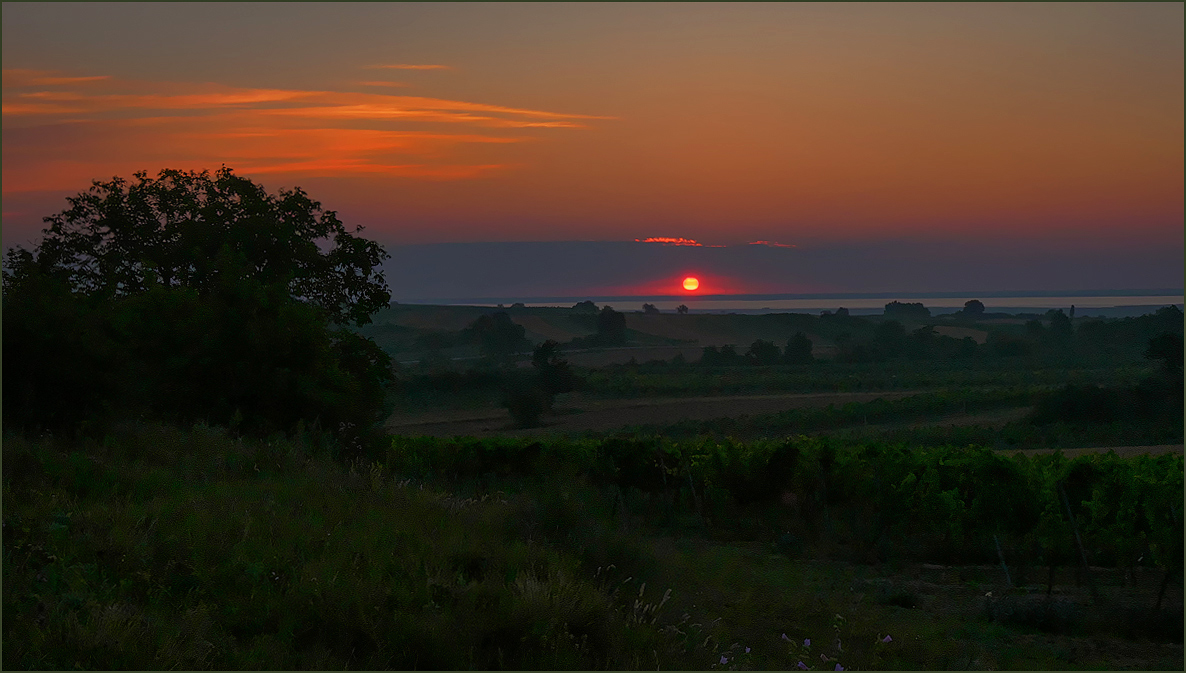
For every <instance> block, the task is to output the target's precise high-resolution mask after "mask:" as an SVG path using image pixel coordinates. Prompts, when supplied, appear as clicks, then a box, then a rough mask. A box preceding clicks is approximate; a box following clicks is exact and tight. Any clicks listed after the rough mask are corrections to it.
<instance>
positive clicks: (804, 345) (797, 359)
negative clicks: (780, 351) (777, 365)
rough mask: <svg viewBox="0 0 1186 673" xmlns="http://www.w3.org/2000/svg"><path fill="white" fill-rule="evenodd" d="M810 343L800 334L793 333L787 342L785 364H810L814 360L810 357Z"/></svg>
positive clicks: (809, 340)
mask: <svg viewBox="0 0 1186 673" xmlns="http://www.w3.org/2000/svg"><path fill="white" fill-rule="evenodd" d="M811 348H812V343H811V339H808V338H807V336H806V335H804V334H803V333H802V332H795V336H793V337H791V338H790V339H788V340H787V347H786V350H785V351H784V357H785V358H786V362H787V364H792V365H798V364H805V363H808V362H811V361H812V360H814V359H815V358H814V357H813V356H812V355H811Z"/></svg>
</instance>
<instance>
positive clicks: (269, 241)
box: [4, 167, 391, 325]
mask: <svg viewBox="0 0 1186 673" xmlns="http://www.w3.org/2000/svg"><path fill="white" fill-rule="evenodd" d="M67 201H68V202H69V204H70V207H69V208H67V209H66V210H63V211H62V212H60V213H58V214H56V215H52V216H50V217H47V218H45V220H44V221H45V223H46V224H47V225H49V226H48V227H47V228H46V229H45V230H44V238H43V240H42V242H41V243H40V245H39V246H38V247H37V250H36V253H33V252H30V251H27V250H25V249H23V248H19V247H18V248H13V249H11V250H9V251H8V252H7V253H6V259H5V269H4V275H5V281H6V283H5V284H6V285H8V282H7V281H12V280H14V278H16V277H19V276H20V275H22V274H25V273H27V272H28V271H29V270H30V267H31V265H35V266H36V267H37V269H38V270H39V271H40V272H41V273H44V274H47V275H50V276H54V277H58V278H62V279H64V280H66V281H67V283H68V284H69V286H70V287H71V288H72V289H73V291H75V292H79V293H82V294H86V295H90V296H101V297H118V296H126V295H131V294H139V293H143V292H145V291H146V290H147V289H148V288H149V287H150V286H153V285H161V286H164V287H165V288H171V287H184V288H191V289H193V290H196V291H197V292H198V293H199V294H200V295H206V294H208V293H210V292H212V291H213V290H214V287H215V285H216V282H217V280H218V274H219V273H220V270H219V269H218V268H217V267H216V265H215V261H216V259H218V257H219V255H220V254H228V253H229V254H230V255H232V256H234V257H237V258H239V260H240V261H241V262H242V264H240V265H238V267H239V270H240V272H241V273H243V274H244V276H245V277H247V278H251V279H253V280H256V281H259V282H260V283H261V284H263V285H274V284H283V285H285V286H287V288H288V290H289V292H290V294H291V295H292V296H293V297H296V298H299V299H302V300H305V301H307V302H309V303H311V304H313V305H315V306H318V307H319V308H320V309H321V310H323V311H324V312H325V314H326V317H327V318H328V320H329V321H330V322H332V323H334V324H345V323H354V324H356V325H363V324H366V323H368V322H370V316H371V315H372V314H373V313H374V312H375V311H377V310H379V309H381V308H384V307H386V306H387V305H388V302H389V301H390V300H391V294H390V292H388V290H387V284H386V282H385V280H384V278H383V272H382V271H381V270H379V268H378V267H379V265H380V264H381V263H382V261H383V260H384V259H386V258H387V257H388V255H387V253H386V252H385V251H384V250H383V248H382V246H380V245H379V244H378V243H375V242H373V241H368V240H366V239H363V238H359V237H357V236H355V235H354V234H357V233H358V232H360V231H361V230H362V228H361V227H356V228H355V230H354V232H353V233H352V232H348V231H347V230H346V228H345V226H343V224H342V222H341V221H340V220H338V216H337V213H335V212H334V211H332V210H325V209H324V208H322V206H321V204H320V203H319V202H317V201H314V200H312V199H310V198H309V196H308V195H307V194H306V193H305V192H304V191H303V190H301V189H300V188H296V189H292V190H280V192H278V193H277V194H275V195H272V194H269V193H267V192H266V191H265V190H264V188H263V187H261V186H259V185H257V184H255V183H254V182H252V181H251V180H249V179H247V178H242V177H239V176H237V175H235V174H234V173H233V172H232V171H231V169H229V168H226V167H223V168H221V169H219V170H218V171H216V172H215V173H214V174H213V175H211V174H210V173H209V172H208V171H202V172H200V173H198V172H192V171H191V172H186V171H177V170H163V171H161V172H160V174H159V175H158V176H157V177H156V178H151V177H149V176H148V174H147V173H145V172H140V173H136V174H135V176H134V180H132V181H128V180H125V179H123V178H118V177H117V178H113V179H111V180H110V181H108V182H100V181H95V182H94V183H93V184H92V186H91V188H90V189H89V190H87V191H86V192H82V193H80V194H78V195H77V196H73V197H69V198H68V199H67Z"/></svg>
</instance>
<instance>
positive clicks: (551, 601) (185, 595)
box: [2, 170, 1183, 670]
mask: <svg viewBox="0 0 1186 673" xmlns="http://www.w3.org/2000/svg"><path fill="white" fill-rule="evenodd" d="M70 205H71V207H70V208H69V209H68V210H66V211H64V212H63V213H61V214H59V215H56V216H54V217H51V218H49V219H48V220H47V222H48V224H49V225H50V226H49V228H48V229H47V231H46V237H45V240H44V241H43V243H42V244H40V245H39V246H38V248H37V249H35V250H32V251H26V250H23V249H20V248H16V249H13V250H12V251H11V252H10V253H8V255H7V257H6V260H5V268H4V308H5V311H6V314H5V319H6V324H5V329H4V335H3V336H4V350H5V351H6V354H7V356H8V358H7V360H8V364H9V368H8V370H7V371H6V372H5V373H6V374H7V376H6V377H5V378H4V393H5V394H4V398H3V399H4V410H3V412H4V436H3V440H4V451H3V559H2V560H3V586H4V592H3V610H4V616H5V620H4V622H3V655H2V656H3V662H2V664H3V666H4V667H5V668H7V669H57V670H62V669H151V670H156V669H174V668H178V669H253V670H254V669H297V668H301V669H304V668H309V669H330V668H335V669H336V668H354V669H372V670H373V669H422V668H429V669H462V668H467V669H468V668H479V669H625V668H629V669H643V668H648V669H649V668H650V667H652V666H653V667H656V668H667V669H709V668H714V669H728V670H748V669H782V670H791V669H794V670H801V669H813V670H856V669H877V668H889V669H975V668H986V669H999V668H1012V669H1071V668H1142V669H1149V668H1160V669H1180V668H1181V667H1182V663H1183V658H1182V629H1183V623H1182V610H1183V605H1182V594H1183V589H1182V587H1183V580H1182V559H1183V549H1182V540H1183V535H1182V529H1183V522H1182V515H1183V512H1182V502H1183V459H1182V456H1181V454H1180V452H1179V453H1170V454H1166V455H1159V456H1149V455H1146V456H1138V457H1128V458H1122V457H1120V456H1119V455H1116V454H1115V453H1095V454H1092V455H1087V456H1082V457H1077V458H1074V459H1069V458H1068V457H1066V456H1064V455H1063V454H1062V453H1058V452H1055V453H1051V454H1048V455H1030V456H1026V455H1015V453H1016V452H1013V451H1011V452H1009V453H1006V452H1003V451H998V450H994V449H1006V448H1007V449H1015V448H1035V447H1036V446H1040V445H1043V442H1045V445H1055V446H1061V445H1066V443H1067V442H1068V441H1070V442H1073V441H1076V440H1075V439H1074V438H1076V437H1077V438H1078V439H1079V440H1084V441H1086V440H1087V439H1098V438H1099V437H1101V436H1105V435H1107V433H1112V434H1113V435H1115V437H1114V439H1116V440H1117V441H1122V440H1130V441H1128V442H1125V443H1128V444H1131V443H1132V442H1131V440H1132V438H1133V437H1142V438H1144V437H1160V438H1163V439H1164V438H1168V439H1171V440H1172V439H1174V438H1176V439H1177V441H1178V442H1180V441H1181V426H1182V417H1181V410H1182V357H1181V355H1182V341H1181V334H1182V329H1181V328H1182V317H1181V313H1180V311H1179V312H1177V313H1174V311H1177V309H1173V310H1169V309H1166V310H1165V311H1163V312H1159V313H1158V314H1156V315H1154V316H1147V317H1144V318H1142V319H1135V320H1131V321H1128V322H1125V321H1104V322H1102V323H1101V324H1100V325H1099V326H1095V327H1091V328H1088V327H1087V323H1081V324H1080V326H1079V327H1078V328H1077V329H1076V328H1075V327H1074V326H1073V324H1072V323H1071V322H1070V319H1069V317H1065V316H1064V317H1065V318H1066V322H1064V321H1063V319H1062V318H1059V317H1057V316H1056V315H1052V316H1047V317H1046V318H1045V322H1043V321H1042V320H1038V319H1036V318H1035V319H1033V320H1037V327H1034V326H1033V325H1025V324H1023V325H1022V326H1021V327H1019V329H1022V330H1026V331H1025V332H1024V333H1023V334H1013V336H1010V335H1009V334H1008V333H1007V332H1008V329H1013V328H1008V329H1004V330H1003V331H1002V332H1001V334H1000V335H998V336H993V334H989V337H988V338H987V339H986V341H985V342H984V344H978V343H976V342H975V341H974V340H972V339H970V338H968V339H962V338H961V339H958V340H957V339H952V341H944V340H943V339H951V337H942V338H940V337H937V336H935V335H934V334H933V333H932V330H929V329H926V327H927V326H926V325H918V323H919V321H923V322H925V321H927V320H929V314H926V311H925V307H920V306H915V305H910V304H904V305H896V306H887V308H886V313H887V315H886V316H885V317H884V318H885V319H884V320H881V321H876V320H874V321H863V320H861V319H857V318H853V317H851V316H847V315H845V314H843V313H840V312H837V313H836V314H829V315H827V316H820V317H815V316H790V317H778V316H775V317H774V318H773V319H770V317H769V316H753V317H755V318H759V319H761V321H760V322H761V324H762V325H765V326H766V327H764V328H763V329H766V328H769V329H770V330H772V331H773V330H785V329H786V328H788V327H793V328H795V329H794V330H792V331H790V332H789V334H787V336H786V339H785V343H786V346H785V348H783V347H781V346H776V345H775V342H774V341H769V340H765V339H761V338H760V339H758V340H757V341H756V342H755V343H754V344H753V346H751V348H750V350H749V351H747V352H744V353H741V354H738V352H737V350H736V349H733V350H732V351H730V350H726V349H725V348H716V349H715V351H704V352H703V354H702V357H701V359H700V361H699V362H698V363H697V362H687V361H684V360H682V359H678V358H673V359H672V360H670V361H664V362H651V363H643V364H638V363H627V364H623V365H618V366H612V367H605V368H582V367H577V366H574V365H570V364H569V362H568V359H567V358H568V357H571V356H572V354H573V353H575V352H577V351H579V350H582V349H598V348H619V347H622V345H623V344H626V345H627V346H630V344H632V343H635V344H637V343H638V342H640V341H651V342H657V341H662V340H663V339H665V338H667V337H661V336H656V335H654V334H651V333H648V332H645V331H643V330H639V329H635V328H633V327H630V323H628V322H627V321H626V320H625V318H624V317H622V315H623V314H621V313H617V312H614V311H612V310H609V311H607V310H605V309H604V308H602V309H598V308H597V307H596V306H592V305H591V303H584V304H587V305H581V304H579V305H578V306H576V307H574V308H572V309H563V310H564V311H568V312H570V313H569V314H565V315H568V316H569V317H572V318H573V320H574V322H575V323H578V324H583V325H585V327H584V328H582V329H586V330H588V331H587V332H586V333H583V334H577V335H576V337H574V338H573V339H570V340H566V341H564V342H563V343H562V342H561V341H559V340H549V339H542V338H536V336H535V335H532V336H531V337H530V338H529V336H528V333H527V331H526V330H525V328H523V326H522V325H520V324H519V323H517V322H515V320H514V319H512V318H513V317H514V316H513V314H514V312H516V311H523V310H526V309H523V308H512V309H511V310H510V311H511V312H510V313H507V312H498V311H484V312H483V311H482V310H481V309H475V310H476V311H477V313H476V314H475V315H474V316H472V317H470V318H467V321H466V322H465V323H464V324H463V325H462V326H461V327H460V328H459V329H456V330H449V329H445V330H428V329H424V328H405V327H401V326H399V325H396V324H394V323H390V322H387V323H379V324H371V323H370V321H371V320H372V317H373V316H382V315H384V314H385V312H393V313H400V312H401V311H403V309H400V308H398V307H392V308H383V306H385V305H386V303H387V301H388V298H389V297H388V294H387V289H386V285H385V283H384V282H383V279H382V276H381V274H379V273H378V272H377V270H376V267H377V265H378V263H379V262H380V261H381V258H382V254H383V253H382V250H381V249H380V248H378V246H377V245H375V244H373V243H371V242H369V241H366V240H365V239H362V238H359V237H357V236H356V235H355V234H356V233H357V231H356V232H354V233H350V232H347V231H346V230H345V228H344V227H343V226H342V225H341V223H340V222H338V221H337V218H336V216H335V215H334V214H333V213H332V211H326V210H324V209H322V208H321V206H320V204H318V203H316V202H314V201H311V200H310V199H308V197H307V196H306V195H305V194H304V193H303V192H301V191H300V190H293V191H291V192H281V193H280V194H279V195H269V194H267V193H266V192H264V191H263V190H262V189H261V188H259V187H258V186H256V185H254V184H253V183H251V182H250V181H247V180H243V179H241V178H238V177H236V176H234V175H233V173H231V172H230V171H228V170H223V171H220V172H219V173H217V174H215V175H214V176H210V175H209V174H206V173H199V174H194V173H182V172H175V171H166V172H164V173H162V174H161V176H160V177H159V178H155V179H154V178H149V177H147V176H145V175H138V176H136V180H135V181H134V182H132V183H127V182H124V181H120V180H115V181H112V182H109V183H97V184H96V185H95V186H94V187H93V188H92V189H91V190H90V191H89V192H87V193H84V194H80V195H79V196H78V197H75V198H74V199H72V200H71V202H70ZM652 308H653V307H652ZM980 309H983V307H980ZM404 313H407V312H406V311H405V312H404ZM965 313H966V315H963V316H957V317H956V318H953V319H952V320H954V321H956V322H960V324H961V325H963V326H965V327H966V326H967V325H969V324H980V323H978V322H977V321H981V320H984V319H987V318H988V317H991V316H990V314H986V313H984V312H983V311H982V310H976V307H975V306H974V305H973V304H972V303H971V302H969V308H968V309H967V311H966V312H965ZM537 317H539V316H537ZM645 317H646V318H647V319H652V318H654V319H662V318H665V316H661V315H658V316H657V315H656V314H655V312H654V311H653V310H652V311H647V312H646V314H645ZM703 317H705V316H690V315H686V314H685V313H681V314H679V316H678V319H681V320H682V319H685V318H686V319H689V320H691V319H697V320H699V319H700V318H703ZM707 317H709V318H712V317H714V316H707ZM719 317H720V318H722V319H723V320H725V321H734V318H737V317H735V316H719ZM745 318H748V317H745ZM565 319H566V320H567V319H568V318H565ZM762 321H764V322H762ZM911 321H914V322H913V323H912V322H911ZM734 322H737V321H734ZM742 322H745V321H740V322H737V325H733V327H729V329H733V328H737V327H738V325H741V323H742ZM784 323H785V324H784ZM532 324H537V326H538V323H532ZM722 324H725V323H722ZM907 324H909V325H910V328H909V330H907V328H906V327H905V326H904V325H907ZM1007 324H1009V325H1014V323H1007ZM384 325H386V326H387V327H384ZM706 325H707V323H706ZM887 325H888V327H886V326H887ZM741 326H742V327H745V325H741ZM796 326H797V327H796ZM948 326H950V325H948ZM1015 326H1016V325H1015ZM726 327H728V325H727V324H726ZM932 327H934V326H932ZM940 327H942V325H940ZM745 328H746V329H749V327H745ZM1039 328H1040V329H1039ZM547 329H559V328H557V327H556V326H555V324H553V325H552V326H551V327H548V328H547ZM1068 329H1069V331H1068ZM408 330H411V331H410V332H409V331H408ZM1043 330H1046V331H1043ZM1093 330H1094V331H1093ZM1015 331H1016V330H1015ZM809 334H810V335H811V336H808V335H809ZM994 334H995V332H994ZM845 335H847V336H845ZM1092 335H1094V336H1092ZM1101 335H1102V336H1101ZM409 336H410V337H411V338H412V339H413V340H415V339H428V340H429V341H432V340H433V339H436V341H435V342H432V343H431V344H429V345H431V346H432V349H430V350H433V349H435V352H436V355H435V356H433V357H426V358H424V359H422V360H421V361H420V362H417V363H415V364H412V365H406V366H396V365H394V364H393V360H398V359H399V354H400V352H401V351H400V350H399V347H397V346H396V345H394V344H395V343H396V342H397V341H399V340H400V339H405V338H407V337H409ZM780 339H782V337H780ZM824 339H828V340H829V341H830V344H829V347H835V349H834V350H833V351H831V355H830V357H828V358H823V357H820V358H817V357H816V355H815V354H813V347H812V345H811V342H813V341H816V340H824ZM1011 339H1012V341H1010V340H1011ZM1068 339H1069V341H1068ZM1093 339H1094V341H1093ZM376 341H378V342H379V343H376ZM669 341H670V339H669ZM995 343H1004V344H1006V346H1004V347H1001V348H998V347H997V346H992V345H990V344H995ZM433 344H435V345H433ZM1008 344H1014V345H1008ZM1017 344H1023V345H1020V346H1018V345H1017ZM1024 344H1029V345H1028V346H1025V345H1024ZM1092 344H1095V345H1092ZM422 345H423V344H422ZM466 348H469V349H472V350H473V351H474V352H475V353H477V355H476V358H477V359H475V360H473V361H460V360H453V359H452V358H453V357H460V356H455V355H450V354H449V349H462V350H464V349H466ZM385 349H386V350H385ZM393 356H394V357H393ZM465 357H468V356H465ZM706 360H707V361H706ZM914 388H925V389H927V390H924V391H923V392H921V393H919V392H917V391H915V393H916V394H912V395H911V396H908V397H903V398H900V399H893V400H888V399H887V400H875V401H873V402H863V403H859V404H855V405H848V406H834V407H829V408H826V409H796V410H792V411H788V412H780V413H778V414H771V415H767V416H745V417H737V418H729V419H702V420H697V421H695V422H690V423H685V424H681V425H676V426H662V427H647V428H633V429H629V430H625V431H623V430H620V429H619V430H616V431H614V432H610V433H600V434H596V435H590V436H585V437H563V436H558V435H543V436H539V437H534V438H512V437H494V438H487V439H475V438H445V439H435V438H425V437H400V436H388V435H387V434H385V433H384V431H383V425H382V423H383V421H384V419H385V418H386V416H387V414H388V413H389V410H390V408H391V407H393V406H394V407H397V408H399V407H408V406H413V407H414V406H416V405H420V406H425V407H428V406H433V405H435V404H437V402H438V401H439V400H438V399H437V398H435V397H434V396H438V395H439V396H440V397H441V398H442V399H444V398H450V397H452V396H454V395H458V394H467V395H469V396H471V398H470V399H469V402H467V403H470V402H472V403H473V404H478V405H480V404H486V405H492V404H493V405H502V406H503V407H504V408H505V409H506V410H507V411H508V412H509V415H510V416H511V417H512V418H513V419H514V420H515V421H516V422H517V424H518V425H521V426H532V425H538V424H541V423H542V424H545V428H546V423H547V422H548V419H549V418H550V417H551V416H550V415H552V414H556V413H559V411H558V410H557V409H556V408H555V405H556V404H557V400H558V399H560V398H561V397H560V396H563V395H566V394H568V393H570V392H572V391H574V390H583V391H584V393H583V394H593V395H605V396H613V395H622V396H645V395H656V394H665V395H674V394H680V395H693V394H701V395H703V394H706V393H712V394H720V393H728V392H753V391H770V390H775V391H788V390H789V391H796V392H804V391H812V390H840V389H852V390H902V389H914ZM1011 408H1023V409H1025V412H1026V415H1025V417H1024V418H1023V419H1021V420H1019V421H1017V423H1018V425H1016V426H1011V425H1008V424H1006V425H1005V426H1004V428H992V429H986V428H977V427H973V428H971V429H969V430H967V431H966V432H967V433H969V434H968V435H967V436H963V435H959V434H958V432H961V430H959V429H958V428H955V427H952V428H949V429H943V428H938V427H935V426H929V427H928V426H923V427H919V426H915V425H912V424H913V423H915V422H917V421H927V420H933V419H934V418H935V417H936V416H937V415H943V414H948V413H952V412H961V413H973V412H977V411H984V410H996V409H1011ZM894 422H897V423H900V424H904V425H902V426H901V427H881V428H878V427H877V426H878V424H884V423H891V424H892V423H894ZM1175 424H1176V426H1175ZM1010 427H1013V428H1014V429H1013V430H1009V428H1010ZM1138 427H1146V428H1150V429H1149V430H1147V431H1146V435H1138V434H1135V433H1136V432H1137V430H1136V429H1137V428H1138ZM1175 427H1176V433H1177V434H1174V433H1175ZM989 430H991V432H994V433H1006V432H1007V431H1008V432H1012V433H1013V434H1012V435H1008V436H1010V437H1014V438H1015V439H1016V442H1015V443H1012V444H1011V443H1009V442H1004V443H1002V441H1003V440H1002V437H1005V436H1006V435H1005V434H993V435H986V434H979V435H978V434H976V433H978V432H980V433H984V432H988V431H989ZM944 432H948V433H950V434H943V433H944ZM895 433H898V434H895ZM928 433H930V434H928ZM1158 433H1160V434H1158ZM1068 437H1071V439H1068ZM964 440H969V441H964ZM989 440H991V441H989ZM970 444H971V445H970ZM1116 445H1120V444H1116ZM1096 446H1099V445H1098V444H1097V445H1096Z"/></svg>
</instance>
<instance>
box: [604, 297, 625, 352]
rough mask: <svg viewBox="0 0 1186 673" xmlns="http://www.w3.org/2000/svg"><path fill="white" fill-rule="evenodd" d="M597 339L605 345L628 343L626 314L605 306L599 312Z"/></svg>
mask: <svg viewBox="0 0 1186 673" xmlns="http://www.w3.org/2000/svg"><path fill="white" fill-rule="evenodd" d="M597 341H598V342H599V343H600V344H601V345H603V346H620V345H622V344H624V343H626V316H625V315H624V314H622V313H618V312H617V311H615V310H614V309H613V308H611V307H609V306H605V307H603V308H602V309H601V312H600V313H598V314H597Z"/></svg>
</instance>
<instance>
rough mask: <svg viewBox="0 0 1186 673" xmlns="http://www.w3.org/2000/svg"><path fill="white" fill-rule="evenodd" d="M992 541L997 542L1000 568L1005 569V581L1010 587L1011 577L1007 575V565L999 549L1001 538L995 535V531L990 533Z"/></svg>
mask: <svg viewBox="0 0 1186 673" xmlns="http://www.w3.org/2000/svg"><path fill="white" fill-rule="evenodd" d="M992 541H993V542H995V543H997V558H999V559H1000V560H1001V569H1002V570H1004V571H1005V581H1006V582H1008V583H1009V586H1010V587H1012V586H1013V579H1012V578H1011V577H1009V566H1007V565H1005V554H1004V552H1002V551H1001V540H1000V539H999V538H998V537H997V534H996V533H993V534H992Z"/></svg>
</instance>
